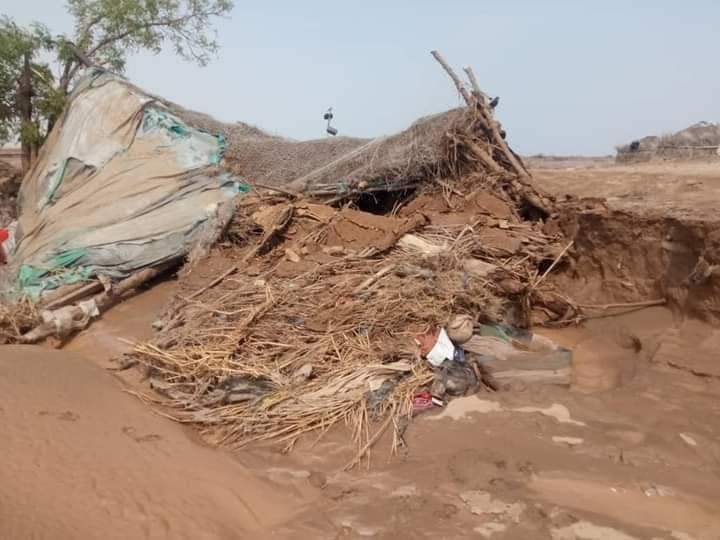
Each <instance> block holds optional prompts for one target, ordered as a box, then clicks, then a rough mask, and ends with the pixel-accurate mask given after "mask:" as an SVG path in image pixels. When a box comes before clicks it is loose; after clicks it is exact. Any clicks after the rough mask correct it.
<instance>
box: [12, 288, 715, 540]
mask: <svg viewBox="0 0 720 540" xmlns="http://www.w3.org/2000/svg"><path fill="white" fill-rule="evenodd" d="M171 293H172V282H168V283H167V284H161V286H160V287H159V288H155V289H152V290H150V291H147V292H145V293H143V294H141V295H139V296H137V297H135V298H133V299H131V300H129V301H127V302H125V303H124V304H121V305H120V306H118V307H117V308H115V309H114V310H112V311H110V312H109V313H108V314H107V315H106V316H105V317H104V318H103V319H102V320H101V321H98V322H97V323H96V324H94V325H93V326H92V327H91V328H90V329H89V330H87V331H85V332H83V333H82V334H80V335H79V336H77V337H76V338H75V339H74V340H73V341H72V342H71V343H69V344H68V345H67V346H66V348H65V350H64V351H52V350H48V349H46V348H40V347H3V348H0V393H1V394H0V395H2V396H3V398H2V401H1V402H0V427H1V428H2V433H3V437H2V438H0V451H1V452H2V455H3V466H2V467H1V468H0V538H41V539H44V538H49V539H64V538H73V539H84V538H328V539H334V538H365V537H373V538H393V539H396V538H493V539H504V538H511V539H514V538H516V539H535V538H540V539H543V538H547V539H552V540H568V539H570V540H572V539H580V540H605V539H610V540H628V539H630V540H632V539H646V538H647V539H654V538H658V539H667V540H687V539H689V538H695V539H698V540H700V539H717V538H720V511H718V504H717V501H720V444H719V443H718V441H720V405H718V403H720V400H719V399H718V398H720V380H719V379H718V378H717V377H715V376H712V375H705V376H697V375H694V374H693V373H692V372H691V370H688V369H683V368H682V366H683V365H685V364H687V363H688V362H689V361H690V360H692V362H693V365H715V362H714V361H713V353H712V352H711V348H709V345H708V343H714V341H715V340H716V339H717V337H716V336H715V334H716V330H714V329H713V328H710V327H707V326H705V325H702V324H701V323H697V322H685V323H682V324H678V323H677V321H676V320H675V319H674V318H673V316H672V315H671V314H670V313H669V312H667V311H665V310H662V309H650V310H645V311H643V312H639V313H635V314H633V315H629V316H625V317H623V318H620V319H607V320H599V321H596V322H593V323H591V324H588V325H587V327H586V328H582V329H568V330H562V331H552V332H550V331H547V332H545V334H546V335H548V336H549V337H552V338H553V339H555V340H557V341H559V342H560V343H562V344H563V345H566V346H568V347H571V348H573V349H574V350H575V351H576V355H575V368H576V369H575V371H576V373H574V376H573V381H574V384H573V387H572V388H566V387H560V386H524V387H523V386H519V387H517V388H515V389H514V390H513V391H511V392H501V393H488V392H485V393H480V394H478V395H476V396H468V397H466V398H460V399H458V400H455V401H453V402H452V403H451V404H450V406H449V407H448V408H447V409H446V410H445V411H441V410H435V411H430V412H428V413H425V414H423V415H421V416H419V417H417V418H416V419H415V420H414V421H413V422H412V423H411V425H410V426H409V428H408V430H407V432H406V433H405V441H406V443H407V446H406V447H405V448H404V449H402V451H401V454H400V455H399V456H396V457H390V453H389V445H390V441H389V440H388V438H387V437H386V438H385V439H383V440H381V441H380V443H379V444H378V445H377V446H376V447H375V448H374V449H373V451H372V454H371V457H372V461H371V466H370V467H369V468H368V467H366V466H365V465H363V467H362V468H360V469H359V470H355V471H352V472H344V471H342V465H344V464H345V463H347V461H348V459H349V458H350V457H352V455H353V454H354V448H353V446H352V444H351V443H350V439H349V434H348V433H347V432H345V431H344V430H343V429H337V430H334V431H332V432H331V433H329V434H327V435H326V436H325V437H324V438H322V439H321V440H320V441H317V440H316V438H315V437H309V438H308V439H306V440H304V441H301V442H300V443H299V444H298V446H297V447H296V448H295V450H294V451H293V452H292V453H290V454H287V455H286V454H282V453H280V452H278V450H277V448H274V447H272V446H271V445H270V446H263V447H258V446H254V447H248V448H245V449H242V450H240V451H236V452H234V453H230V452H227V451H223V450H219V449H215V448H209V447H207V446H205V445H204V444H203V443H202V441H201V440H200V438H199V437H198V436H197V435H196V434H195V433H194V432H193V431H192V429H191V428H190V427H187V426H181V425H179V424H177V423H174V422H172V421H170V420H168V419H166V418H164V417H162V416H160V415H159V414H157V413H156V412H153V410H152V409H151V407H150V406H148V405H147V404H146V403H143V402H142V401H140V400H139V399H138V398H137V397H136V396H135V395H132V394H131V393H128V392H127V391H126V390H128V389H130V390H131V391H133V390H139V391H144V390H145V389H146V388H145V387H143V386H142V383H141V382H140V379H141V377H140V376H139V375H138V374H137V373H136V372H134V371H128V372H124V373H123V374H122V377H123V380H120V379H119V378H118V376H116V375H114V374H112V373H111V372H108V371H107V370H105V369H103V367H106V366H112V365H113V364H112V363H111V362H110V361H109V358H110V357H112V356H116V355H118V354H120V353H121V352H122V351H123V350H126V349H127V347H129V345H128V343H127V342H125V341H118V339H119V338H121V339H125V340H130V341H132V340H133V339H146V338H147V337H149V335H150V334H151V330H150V328H149V325H150V324H151V322H152V320H154V318H155V317H156V316H157V314H158V313H160V311H161V310H162V306H163V304H164V301H165V300H166V299H167V297H168V295H169V294H171ZM619 328H623V329H625V330H631V331H632V332H633V333H635V335H637V337H638V338H639V339H640V341H641V343H642V345H643V349H642V350H641V351H640V352H639V353H634V352H629V351H627V350H626V349H622V348H620V347H618V346H617V343H616V340H615V336H617V335H618V329H619ZM101 366H102V367H101ZM678 366H679V367H678Z"/></svg>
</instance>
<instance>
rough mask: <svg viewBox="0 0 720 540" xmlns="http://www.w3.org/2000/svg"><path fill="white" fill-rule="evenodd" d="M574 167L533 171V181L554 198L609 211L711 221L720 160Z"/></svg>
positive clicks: (718, 194) (719, 187) (719, 194)
mask: <svg viewBox="0 0 720 540" xmlns="http://www.w3.org/2000/svg"><path fill="white" fill-rule="evenodd" d="M573 165H574V166H570V167H565V168H548V167H541V166H538V168H536V169H535V170H533V175H534V177H535V179H536V181H537V182H538V184H539V185H540V187H542V188H543V189H545V190H546V191H548V192H550V193H552V194H555V195H563V194H566V193H569V194H572V195H576V196H578V197H601V198H605V199H607V202H608V204H609V206H610V207H611V208H614V209H618V210H629V211H633V212H638V213H644V214H654V215H660V216H668V217H675V218H681V219H683V218H684V219H687V218H690V219H708V220H712V221H714V220H716V219H717V217H716V216H717V208H718V201H720V160H718V161H716V162H715V161H713V162H690V163H679V162H660V163H648V164H642V165H629V166H616V165H612V164H610V163H605V164H604V165H603V166H597V164H596V163H595V162H582V161H578V162H576V163H574V164H573Z"/></svg>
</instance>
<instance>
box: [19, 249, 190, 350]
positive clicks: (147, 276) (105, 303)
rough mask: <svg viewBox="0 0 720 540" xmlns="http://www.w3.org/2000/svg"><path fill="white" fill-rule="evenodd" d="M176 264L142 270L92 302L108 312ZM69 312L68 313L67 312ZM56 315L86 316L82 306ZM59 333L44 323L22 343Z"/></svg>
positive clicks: (32, 341)
mask: <svg viewBox="0 0 720 540" xmlns="http://www.w3.org/2000/svg"><path fill="white" fill-rule="evenodd" d="M174 264H176V261H173V262H169V263H165V264H163V265H160V266H158V267H156V268H145V269H144V270H140V271H139V272H136V273H135V274H133V275H131V276H130V277H128V278H126V279H124V280H123V281H121V282H120V283H118V284H117V285H115V286H114V287H112V288H111V289H110V290H108V291H104V292H102V293H100V294H98V295H96V296H94V297H93V298H92V300H94V301H95V306H96V307H97V310H98V312H100V313H102V312H103V311H105V310H107V308H109V307H110V306H111V305H112V304H113V303H115V301H116V300H117V299H118V298H120V297H121V296H122V295H123V294H125V293H126V292H128V291H130V290H132V289H135V288H137V287H138V286H140V285H142V284H143V283H146V282H148V281H150V280H151V279H153V278H156V277H157V276H159V275H160V274H162V273H163V272H165V271H167V270H168V269H169V268H171V267H172V266H173V265H174ZM66 310H67V311H66ZM55 313H65V314H68V313H70V314H72V318H73V319H78V320H80V319H82V318H83V315H84V311H83V309H82V308H81V307H80V306H77V305H75V306H66V307H64V308H60V309H59V310H58V311H57V312H55ZM89 323H90V320H89V319H88V320H86V321H85V322H84V323H83V324H85V325H87V324H89ZM79 329H80V328H79V327H78V326H73V328H72V329H71V331H74V330H79ZM56 333H57V328H56V326H55V323H54V322H50V323H49V324H48V323H42V324H40V325H39V326H37V327H35V328H33V329H32V330H30V331H29V332H27V333H26V334H24V335H23V336H22V337H21V339H20V342H21V343H26V344H27V343H38V342H40V341H42V340H43V339H45V338H47V337H50V336H52V335H55V334H56ZM59 337H66V336H59Z"/></svg>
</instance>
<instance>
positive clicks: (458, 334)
mask: <svg viewBox="0 0 720 540" xmlns="http://www.w3.org/2000/svg"><path fill="white" fill-rule="evenodd" d="M473 325H474V321H473V318H472V317H471V316H470V315H453V316H452V317H451V318H450V322H449V323H448V325H447V334H448V337H449V338H450V339H451V340H453V342H455V343H465V342H466V341H468V340H469V339H470V338H471V337H472V335H473Z"/></svg>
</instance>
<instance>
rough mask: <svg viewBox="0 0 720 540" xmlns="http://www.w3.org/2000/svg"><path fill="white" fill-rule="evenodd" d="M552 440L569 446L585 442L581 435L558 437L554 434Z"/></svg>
mask: <svg viewBox="0 0 720 540" xmlns="http://www.w3.org/2000/svg"><path fill="white" fill-rule="evenodd" d="M552 441H553V442H554V443H558V444H566V445H568V446H579V445H581V444H582V443H583V442H584V440H583V439H581V438H580V437H558V436H554V437H553V438H552Z"/></svg>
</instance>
